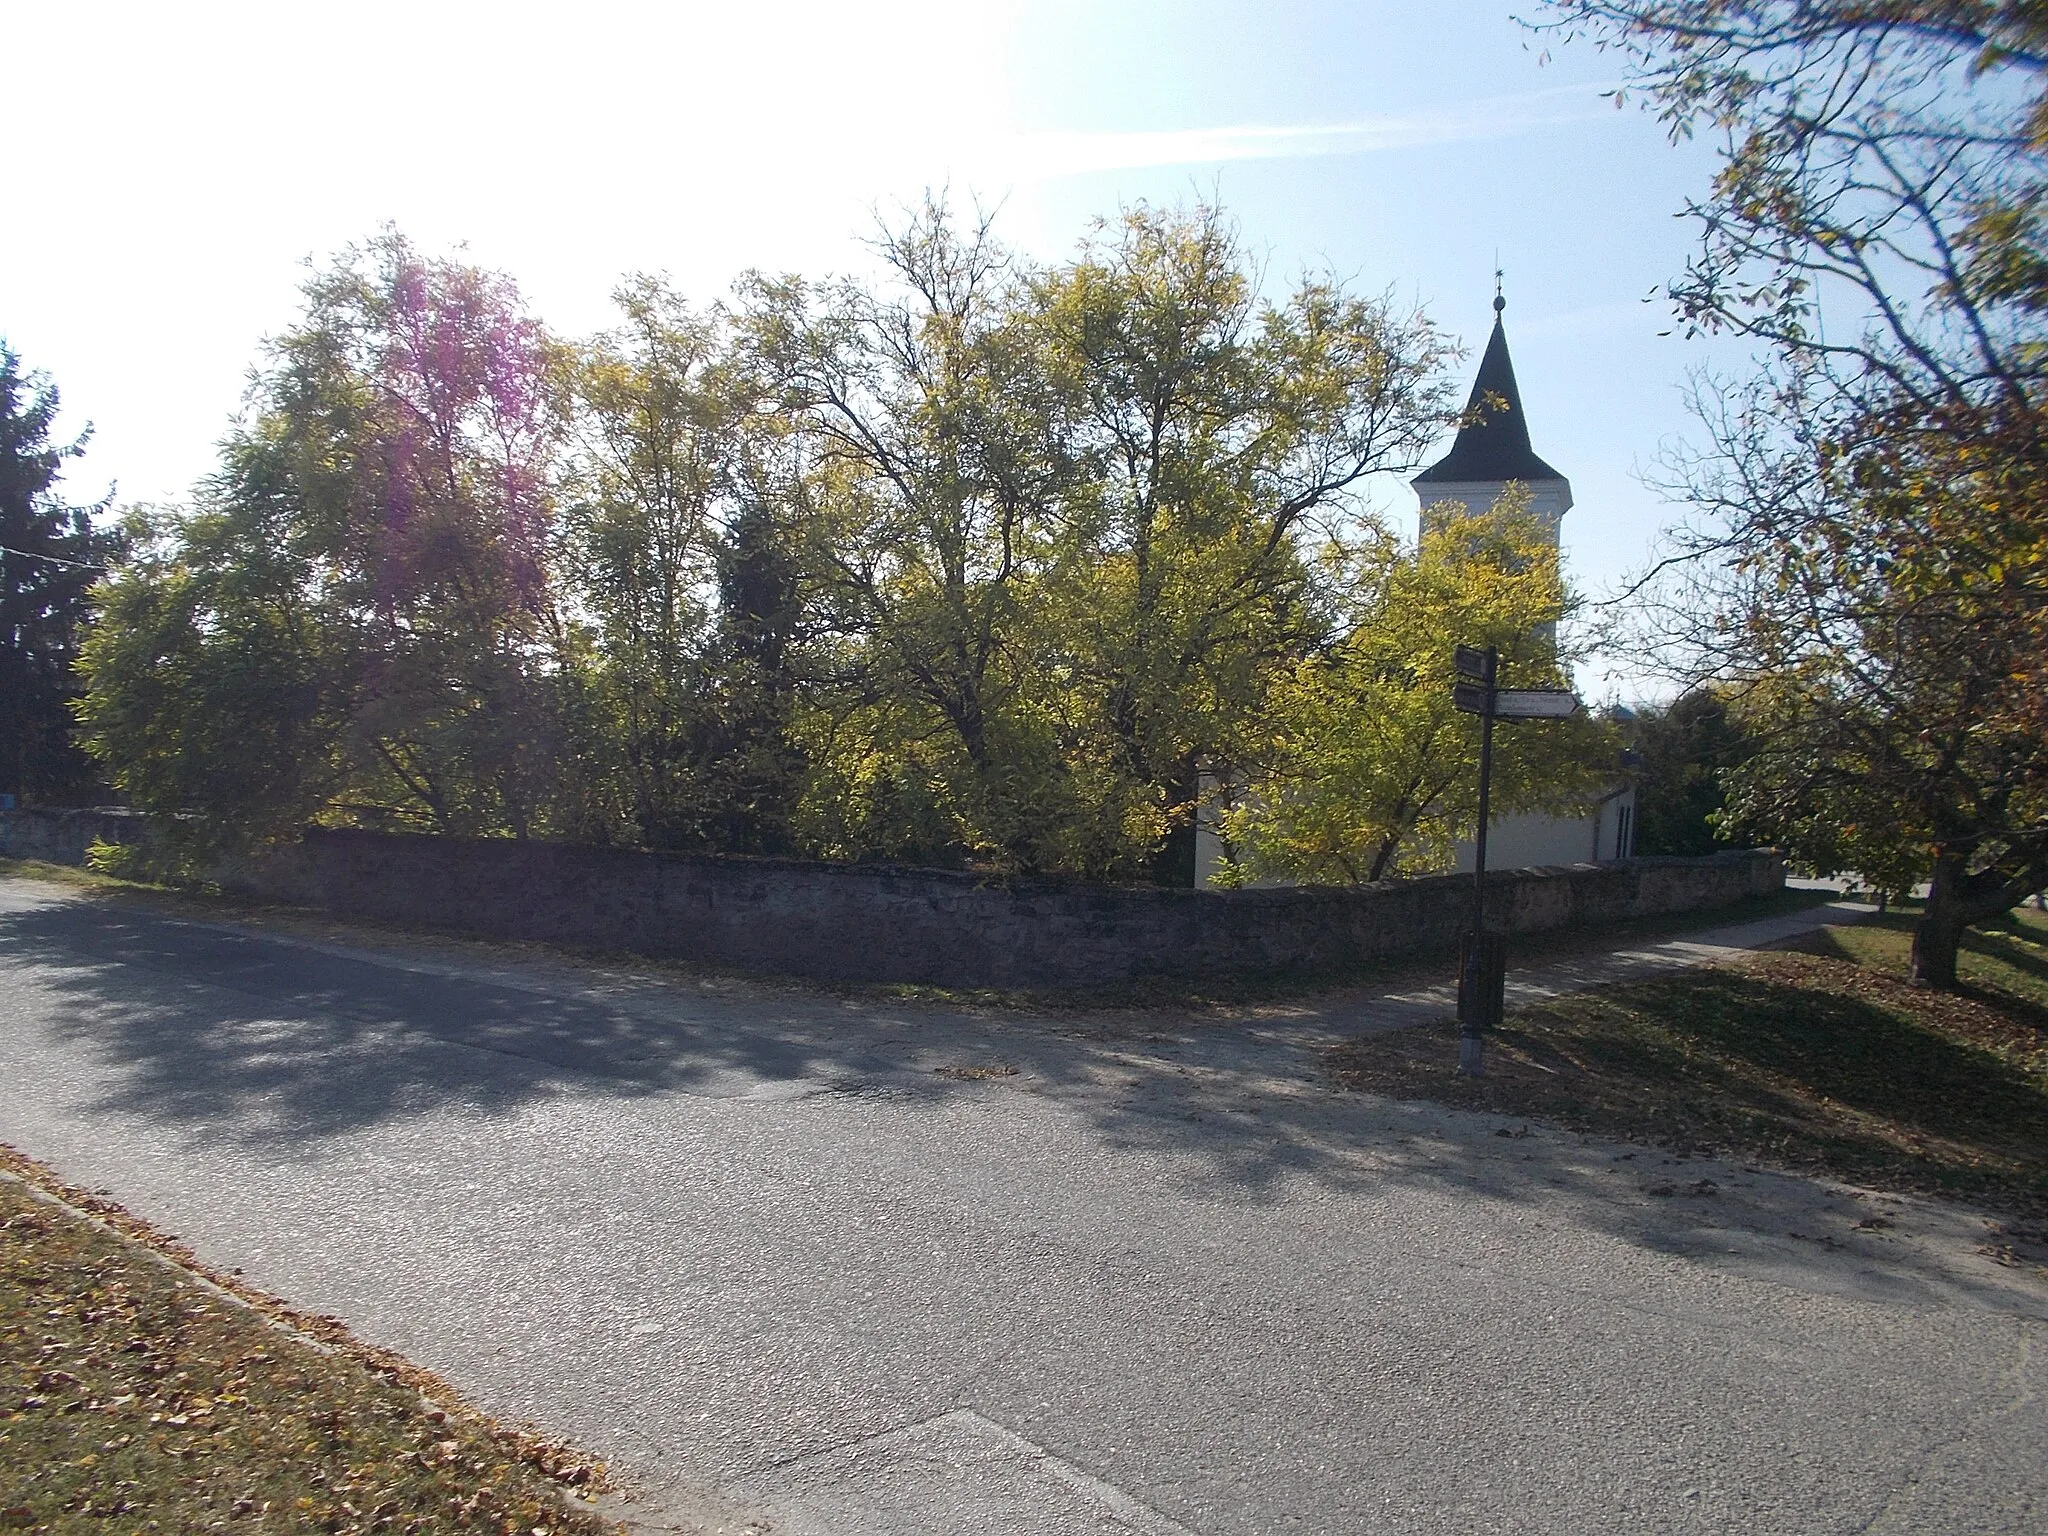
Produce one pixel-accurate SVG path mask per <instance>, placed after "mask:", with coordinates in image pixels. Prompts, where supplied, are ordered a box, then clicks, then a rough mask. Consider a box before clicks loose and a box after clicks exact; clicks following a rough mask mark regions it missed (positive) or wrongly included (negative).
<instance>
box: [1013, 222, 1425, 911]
mask: <svg viewBox="0 0 2048 1536" xmlns="http://www.w3.org/2000/svg"><path fill="white" fill-rule="evenodd" d="M1037 291H1038V295H1039V302H1040V304H1041V305H1042V307H1043V311H1044V318H1043V321H1042V324H1043V326H1044V329H1045V331H1046V333H1047V336H1048V339H1049V342H1050V346H1051V351H1052V357H1053V363H1054V366H1055V368H1056V369H1057V370H1058V377H1059V380H1060V383H1061V386H1062V388H1063V390H1064V391H1065V392H1066V394H1067V395H1068V397H1069V398H1070V399H1071V401H1072V402H1073V404H1072V405H1071V406H1070V407H1069V410H1070V414H1071V415H1072V417H1073V419H1074V422H1075V433H1074V444H1073V448H1072V450H1071V451H1072V453H1073V455H1074V457H1075V459H1076V460H1077V462H1078V463H1079V464H1080V465H1081V466H1082V468H1083V470H1084V471H1085V475H1086V478H1085V480H1084V481H1083V482H1082V483H1081V484H1080V485H1078V486H1077V487H1076V488H1075V490H1074V491H1073V492H1072V493H1071V494H1069V495H1068V496H1067V497H1066V498H1065V499H1064V501H1063V507H1062V510H1063V525H1062V527H1061V530H1060V556H1061V558H1060V561H1059V563H1058V566H1057V581H1056V583H1055V586H1054V588H1053V592H1052V596H1053V599H1054V602H1055V604H1056V612H1057V618H1058V628H1057V634H1056V640H1055V644H1056V646H1058V647H1059V651H1060V655H1059V660H1058V663H1057V665H1056V667H1055V673H1054V675H1055V680H1056V684H1057V691H1056V696H1057V697H1058V698H1060V699H1061V700H1062V701H1063V703H1064V707H1065V708H1066V710H1068V711H1069V713H1070V714H1073V713H1076V712H1078V711H1083V710H1085V712H1086V714H1085V717H1084V718H1082V719H1081V720H1080V721H1079V725H1080V734H1081V735H1082V736H1083V738H1084V739H1085V740H1086V741H1087V742H1088V747H1087V750H1086V755H1087V756H1088V757H1089V758H1090V759H1091V760H1092V761H1093V762H1095V763H1097V764H1099V765H1101V768H1102V769H1103V770H1104V771H1101V772H1100V773H1099V775H1098V777H1099V778H1100V780H1101V781H1102V782H1103V783H1104V784H1106V785H1109V786H1113V787H1114V790H1115V793H1114V795H1113V796H1112V797H1111V798H1110V799H1109V801H1108V809H1109V812H1110V815H1109V817H1108V818H1106V819H1107V820H1108V821H1109V822H1110V823H1111V824H1112V825H1113V826H1114V827H1115V828H1116V829H1117V830H1119V831H1120V832H1121V834H1122V841H1123V847H1122V848H1121V849H1119V850H1118V851H1119V852H1120V853H1121V854H1122V859H1121V860H1120V862H1122V863H1124V864H1125V865H1126V866H1128V865H1129V864H1130V863H1134V862H1136V861H1137V860H1138V859H1142V860H1143V861H1144V863H1145V864H1147V865H1149V866H1150V870H1149V872H1150V873H1151V874H1152V876H1153V877H1154V878H1156V879H1158V880H1161V881H1162V882H1164V883H1166V884H1172V885H1191V884H1193V883H1194V878H1195V866H1194V832H1195V816H1196V811H1197V807H1198V804H1199V799H1200V775H1201V771H1202V767H1203V765H1204V763H1207V762H1217V761H1220V762H1228V761H1230V760H1232V759H1233V758H1234V757H1235V756H1236V755H1237V753H1238V749H1239V744H1240V739H1241V735H1242V733H1243V732H1244V731H1245V730H1246V729H1248V728H1249V727H1250V726H1251V724H1252V722H1253V721H1254V719H1255V718H1256V716H1257V714H1258V711H1259V709H1260V707H1261V705H1262V702H1263V700H1264V698H1265V695H1266V690H1267V685H1268V681H1269V679H1270V678H1271V676H1272V675H1273V674H1274V672H1275V671H1276V670H1277V669H1282V668H1284V667H1286V666H1288V665H1289V664H1291V663H1292V662H1293V661H1294V660H1295V659H1296V658H1298V657H1300V656H1301V655H1302V654H1303V653H1304V652H1305V651H1306V650H1308V649H1309V648H1310V647H1311V646H1312V645H1313V644H1314V643H1315V642H1316V641H1317V640H1318V639H1319V638H1320V631H1321V624H1322V619H1321V617H1320V615H1319V614H1318V611H1317V602H1316V598H1317V593H1316V591H1315V577H1316V568H1315V565H1314V562H1313V560H1312V559H1310V558H1307V557H1306V556H1305V553H1304V550H1305V546H1306V545H1307V544H1309V543H1312V542H1313V541H1314V540H1315V539H1316V538H1318V537H1320V536H1321V535H1322V534H1323V533H1324V532H1326V531H1328V530H1330V529H1332V528H1335V527H1337V526H1340V525H1341V524H1342V523H1343V522H1344V521H1345V520H1347V519H1348V518H1350V517H1353V516H1355V515H1356V514H1357V513H1358V511H1359V509H1360V506H1361V502H1360V500H1359V493H1360V490H1361V488H1362V486H1363V484H1364V482H1365V481H1366V479H1367V477H1368V476H1370V475H1372V474H1374V473H1376V472H1380V471H1387V470H1397V469H1401V468H1404V467H1407V466H1409V465H1411V464H1412V463H1414V462H1415V461H1416V460H1417V458H1418V457H1419V456H1420V454H1421V453H1422V452H1423V451H1424V450H1425V449H1426V448H1427V447H1428V446H1429V444H1430V443H1431V442H1432V441H1433V440H1434V439H1435V437H1436V436H1437V435H1438V433H1439V432H1440V431H1441V430H1442V427H1443V425H1444V424H1445V422H1446V421H1447V420H1448V419H1449V418H1450V415H1451V397H1450V395H1449V394H1448V384H1447V382H1446V380H1445V379H1444V377H1443V364H1444V363H1445V361H1446V360H1447V357H1448V348H1447V346H1446V344H1445V342H1444V341H1443V339H1442V338H1441V337H1440V336H1439V335H1438V333H1437V332H1436V331H1435V330H1434V329H1433V328H1432V327H1431V326H1430V325H1429V324H1428V322H1427V321H1426V320H1424V319H1423V318H1422V317H1421V316H1420V315H1419V314H1412V313H1402V312H1399V311H1397V310H1396V309H1395V308H1394V307H1393V306H1392V305H1391V303H1389V302H1387V301H1384V300H1380V301H1375V300H1368V299H1362V298H1358V297H1355V296H1353V295H1350V294H1347V293H1346V292H1344V290H1343V289H1342V288H1341V287H1340V286H1339V285H1337V284H1336V283H1334V282H1333V281H1330V280H1327V279H1321V278H1307V279H1304V280H1303V281H1302V282H1301V283H1300V284H1298V285H1297V286H1296V288H1295V289H1294V291H1293V292H1292V293H1291V294H1289V295H1288V296H1287V298H1286V299H1284V300H1283V301H1280V302H1277V303H1274V302H1266V301H1263V300H1261V299H1260V297H1259V283H1258V280H1257V274H1256V273H1254V272H1253V271H1252V269H1251V266H1250V263H1249V262H1248V261H1247V259H1246V257H1245V254H1244V251H1243V249H1242V247H1241V245H1240V244H1239V242H1238V238H1237V235H1236V232H1235V230H1234V229H1233V228H1232V226H1231V225H1230V224H1229V223H1228V221H1227V220H1226V219H1225V218H1224V216H1223V215H1222V214H1221V213H1220V212H1219V211H1218V210H1216V209H1213V208H1206V207H1198V208H1195V209H1192V210H1187V211H1179V210H1173V211H1168V210H1158V209H1153V208H1149V207H1144V206H1140V207H1138V208H1136V209H1133V210H1130V211H1129V212H1127V213H1126V214H1125V215H1124V216H1123V217H1122V218H1120V219H1118V220H1117V221H1115V222H1114V223H1112V224H1106V225H1104V226H1102V227H1100V228H1099V229H1098V231H1097V233H1096V235H1095V237H1094V238H1093V239H1091V240H1090V241H1089V242H1088V243H1087V245H1086V246H1085V247H1084V249H1083V251H1082V252H1081V254H1080V256H1079V258H1078V259H1076V260H1075V261H1073V262H1071V263H1068V264H1067V265H1065V266H1063V267H1061V268H1059V269H1057V270H1055V271H1053V272H1051V273H1049V274H1047V275H1045V276H1044V277H1043V278H1042V279H1041V280H1040V281H1039V283H1038V285H1037ZM1134 856H1135V858H1134Z"/></svg>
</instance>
